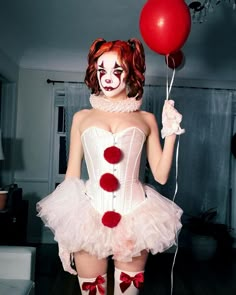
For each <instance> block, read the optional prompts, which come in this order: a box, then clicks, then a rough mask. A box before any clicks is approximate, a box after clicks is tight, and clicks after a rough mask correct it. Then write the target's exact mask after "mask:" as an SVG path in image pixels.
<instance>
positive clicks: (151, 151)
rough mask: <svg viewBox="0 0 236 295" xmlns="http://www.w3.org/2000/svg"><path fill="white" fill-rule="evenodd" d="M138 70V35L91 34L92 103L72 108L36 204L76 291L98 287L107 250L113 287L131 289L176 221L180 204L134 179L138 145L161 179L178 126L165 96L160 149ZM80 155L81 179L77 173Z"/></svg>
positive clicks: (102, 289)
mask: <svg viewBox="0 0 236 295" xmlns="http://www.w3.org/2000/svg"><path fill="white" fill-rule="evenodd" d="M144 72H145V57H144V50H143V46H142V44H141V42H140V41H139V40H137V39H130V40H129V41H127V42H126V41H120V40H117V41H113V42H106V41H105V40H104V39H97V40H95V41H94V42H93V44H92V45H91V48H90V51H89V54H88V68H87V71H86V76H85V83H86V84H87V86H88V87H89V88H90V89H91V92H92V95H91V97H90V103H91V105H92V109H89V110H87V109H86V110H81V111H79V112H77V113H76V114H75V115H74V117H73V122H72V127H71V142H70V153H69V161H68V168H67V172H66V176H65V180H64V181H63V182H62V183H61V184H60V185H59V186H58V187H57V189H56V190H55V191H54V192H53V193H52V194H51V195H49V196H48V197H47V198H45V199H43V200H42V201H40V202H39V203H38V206H37V208H38V211H39V214H38V216H40V217H41V218H42V219H43V220H44V222H45V224H46V225H47V226H48V227H50V228H51V229H52V231H53V232H54V234H55V240H56V241H57V242H58V244H59V255H60V258H61V260H62V264H63V267H64V270H66V271H68V272H70V273H72V274H77V275H78V279H79V284H80V287H81V292H82V294H95V293H92V290H96V291H97V292H98V293H97V294H106V272H107V257H108V256H112V258H113V259H114V266H115V287H114V288H115V290H114V294H115V295H118V294H126V295H134V294H138V292H139V289H140V288H141V287H142V285H143V281H144V275H143V273H144V268H145V263H146V260H147V256H148V253H149V252H151V253H153V254H156V253H157V252H163V251H164V250H166V249H167V248H169V247H171V246H172V245H173V244H174V243H175V242H176V234H177V232H178V231H179V230H180V228H181V223H180V217H181V214H182V210H181V209H180V208H179V207H178V206H177V205H176V204H174V203H173V202H171V201H170V200H168V199H166V198H165V197H163V196H161V195H160V194H159V193H158V192H156V191H155V190H153V189H152V188H150V187H148V186H146V185H144V184H142V183H141V182H140V181H139V166H140V157H141V153H142V149H143V147H144V145H145V148H146V155H147V159H148V162H149V165H150V168H151V171H152V173H153V176H154V178H155V180H156V181H158V182H159V183H161V184H165V183H166V181H167V179H168V175H169V172H170V168H171V164H172V158H173V153H174V145H175V139H176V134H181V133H183V132H184V130H183V129H181V128H180V122H181V119H182V116H181V115H180V114H179V113H178V112H177V111H176V109H175V108H174V103H173V101H166V102H165V104H164V108H163V118H162V119H163V128H162V130H161V134H162V137H163V138H165V142H164V146H163V149H162V147H161V144H160V139H159V130H158V126H157V122H156V119H155V117H154V115H153V114H151V113H148V112H144V111H140V110H139V108H140V106H141V103H142V94H143V85H144V81H145V78H144ZM83 157H84V158H85V161H86V165H87V169H88V174H89V180H88V181H86V183H84V181H82V180H81V179H80V176H81V161H82V158H83ZM71 260H73V261H74V262H75V268H76V271H75V270H74V269H73V268H72V267H71V264H70V262H71ZM90 292H91V293H90Z"/></svg>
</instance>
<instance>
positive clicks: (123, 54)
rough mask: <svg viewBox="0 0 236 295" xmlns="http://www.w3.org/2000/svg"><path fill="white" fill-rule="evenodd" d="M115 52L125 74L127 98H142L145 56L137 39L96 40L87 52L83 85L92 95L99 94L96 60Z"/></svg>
mask: <svg viewBox="0 0 236 295" xmlns="http://www.w3.org/2000/svg"><path fill="white" fill-rule="evenodd" d="M110 51H113V52H116V53H117V54H118V58H119V59H120V62H121V66H122V67H123V69H124V70H125V72H126V77H125V82H126V84H127V86H128V97H135V96H136V97H137V99H140V98H142V95H143V86H144V82H145V77H144V72H145V70H146V66H145V54H144V49H143V45H142V43H141V42H140V41H139V40H138V39H135V38H133V39H129V40H128V41H121V40H116V41H109V42H107V41H105V40H104V39H102V38H98V39H96V40H95V41H94V42H93V43H92V45H91V47H90V50H89V54H88V67H87V70H86V74H85V79H84V81H85V83H86V85H87V86H88V88H89V89H91V91H92V93H93V94H96V95H98V94H99V93H100V87H99V83H98V79H97V60H98V58H99V57H100V56H101V55H102V54H103V53H105V52H110Z"/></svg>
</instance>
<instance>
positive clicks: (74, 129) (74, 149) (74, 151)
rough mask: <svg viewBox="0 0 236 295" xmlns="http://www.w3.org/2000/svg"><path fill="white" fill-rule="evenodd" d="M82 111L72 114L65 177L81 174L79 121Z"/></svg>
mask: <svg viewBox="0 0 236 295" xmlns="http://www.w3.org/2000/svg"><path fill="white" fill-rule="evenodd" d="M83 115H84V114H83V111H81V112H77V113H75V114H74V116H73V121H72V126H71V132H70V149H69V160H68V165H67V171H66V175H65V178H68V177H79V178H80V175H81V162H82V158H83V148H82V144H81V134H80V129H79V126H80V122H81V120H82V118H83Z"/></svg>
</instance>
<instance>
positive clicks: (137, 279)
mask: <svg viewBox="0 0 236 295" xmlns="http://www.w3.org/2000/svg"><path fill="white" fill-rule="evenodd" d="M120 280H121V281H122V283H120V289H121V292H122V293H124V292H125V290H126V289H128V288H129V286H130V285H131V283H132V282H133V284H134V286H135V287H136V288H137V289H141V288H142V287H143V282H144V275H143V272H140V273H138V274H136V275H135V276H134V277H130V276H129V275H128V274H126V273H124V272H122V273H121V274H120Z"/></svg>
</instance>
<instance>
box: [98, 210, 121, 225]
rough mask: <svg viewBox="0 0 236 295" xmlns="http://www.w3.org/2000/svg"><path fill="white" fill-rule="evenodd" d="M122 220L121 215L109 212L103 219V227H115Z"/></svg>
mask: <svg viewBox="0 0 236 295" xmlns="http://www.w3.org/2000/svg"><path fill="white" fill-rule="evenodd" d="M120 220H121V215H120V214H119V213H117V212H114V211H107V212H105V213H104V215H103V217H102V223H103V225H105V226H107V227H111V228H112V227H115V226H117V224H118V223H119V222H120Z"/></svg>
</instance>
